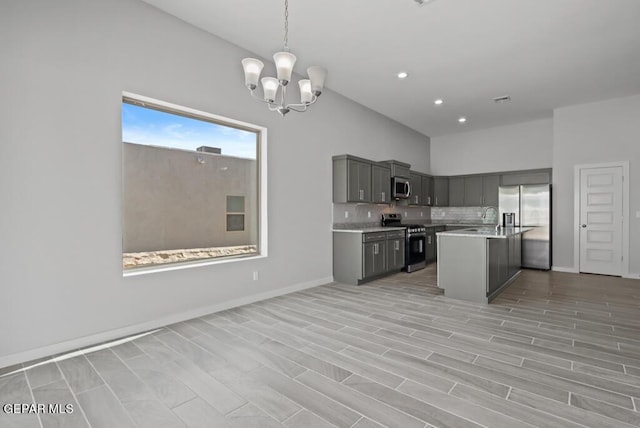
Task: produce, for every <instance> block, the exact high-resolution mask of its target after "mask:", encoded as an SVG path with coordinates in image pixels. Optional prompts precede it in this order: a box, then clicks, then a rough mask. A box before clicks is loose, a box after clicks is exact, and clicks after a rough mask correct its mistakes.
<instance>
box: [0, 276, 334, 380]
mask: <svg viewBox="0 0 640 428" xmlns="http://www.w3.org/2000/svg"><path fill="white" fill-rule="evenodd" d="M331 282H333V276H328V277H325V278H319V279H315V280H313V281H307V282H302V283H299V284H294V285H291V286H289V287H284V288H278V289H277V290H271V291H267V292H265V293H260V294H253V295H251V296H246V297H241V298H239V299H234V300H229V301H227V302H223V303H220V304H217V305H211V306H206V307H204V308H198V309H193V310H190V311H187V312H182V313H179V314H173V315H169V316H166V317H163V318H160V319H157V320H152V321H148V322H145V323H141V324H135V325H130V326H127V327H122V328H118V329H115V330H109V331H105V332H101V333H96V334H92V335H89V336H84V337H79V338H77V339H72V340H67V341H64V342H60V343H56V344H53V345H47V346H42V347H40V348H36V349H31V350H29V351H24V352H18V353H16V354H11V355H6V356H4V357H0V368H3V367H9V366H12V365H15V364H20V363H24V362H27V361H31V360H35V359H38V358H44V357H48V356H49V355H55V354H60V353H63V352H69V351H72V350H76V349H81V348H86V347H89V346H93V345H96V344H98V343H103V342H106V341H110V340H116V339H120V338H122V337H126V336H131V335H134V334H138V333H142V332H145V331H149V330H154V329H157V328H160V327H164V326H166V325H170V324H175V323H177V322H181V321H186V320H190V319H192V318H197V317H201V316H203V315H208V314H211V313H214V312H220V311H224V310H226V309H231V308H236V307H238V306H243V305H248V304H250V303H255V302H259V301H261V300H266V299H270V298H272V297H277V296H282V295H285V294H289V293H293V292H296V291H300V290H306V289H307V288H312V287H317V286H319V285H324V284H328V283H331Z"/></svg>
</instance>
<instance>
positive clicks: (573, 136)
mask: <svg viewBox="0 0 640 428" xmlns="http://www.w3.org/2000/svg"><path fill="white" fill-rule="evenodd" d="M639 119H640V95H635V96H631V97H624V98H618V99H613V100H607V101H600V102H596V103H590V104H581V105H575V106H571V107H565V108H561V109H557V110H555V112H554V117H553V122H554V131H553V132H554V145H553V226H554V236H553V238H554V241H553V254H554V256H553V264H554V266H557V267H565V268H569V269H577V268H578V267H577V266H574V261H573V232H574V230H575V227H577V225H576V224H574V211H573V201H574V180H573V179H574V166H575V165H581V164H597V163H605V162H619V161H625V160H628V161H629V174H630V177H625V179H626V180H629V188H630V189H629V193H630V201H629V208H630V218H629V256H630V257H629V271H630V273H631V274H632V275H635V276H636V277H637V276H638V275H640V218H639V217H638V215H637V214H636V213H637V212H638V211H640V120H639Z"/></svg>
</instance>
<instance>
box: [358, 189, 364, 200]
mask: <svg viewBox="0 0 640 428" xmlns="http://www.w3.org/2000/svg"><path fill="white" fill-rule="evenodd" d="M358 192H359V194H358V196H359V199H360V200H363V199H364V190H362V189H360V190H358Z"/></svg>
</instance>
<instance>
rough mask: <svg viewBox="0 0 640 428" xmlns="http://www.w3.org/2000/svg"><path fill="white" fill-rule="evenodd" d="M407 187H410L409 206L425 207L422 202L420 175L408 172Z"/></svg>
mask: <svg viewBox="0 0 640 428" xmlns="http://www.w3.org/2000/svg"><path fill="white" fill-rule="evenodd" d="M409 185H410V186H411V196H409V205H425V204H424V201H423V200H422V198H423V194H422V174H418V173H416V172H413V171H409Z"/></svg>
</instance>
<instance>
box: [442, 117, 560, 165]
mask: <svg viewBox="0 0 640 428" xmlns="http://www.w3.org/2000/svg"><path fill="white" fill-rule="evenodd" d="M552 154H553V120H552V119H542V120H536V121H532V122H524V123H518V124H515V125H509V126H501V127H497V128H489V129H483V130H480V131H473V132H462V133H459V134H451V135H445V136H442V137H433V138H432V139H431V173H432V174H434V175H460V174H480V173H484V172H496V171H514V170H519V169H537V168H550V167H551V164H552Z"/></svg>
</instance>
